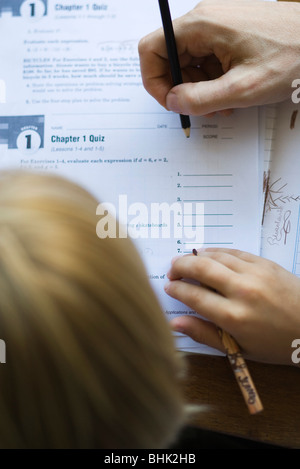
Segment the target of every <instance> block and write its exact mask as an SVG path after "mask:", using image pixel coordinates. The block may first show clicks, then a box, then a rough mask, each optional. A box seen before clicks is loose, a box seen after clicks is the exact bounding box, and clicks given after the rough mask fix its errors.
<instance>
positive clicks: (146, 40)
mask: <svg viewBox="0 0 300 469" xmlns="http://www.w3.org/2000/svg"><path fill="white" fill-rule="evenodd" d="M151 44H152V41H151V39H150V35H148V36H144V37H143V38H142V39H140V41H139V43H138V52H139V55H143V54H145V53H147V52H149V51H150V49H151Z"/></svg>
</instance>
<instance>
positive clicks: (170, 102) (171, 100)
mask: <svg viewBox="0 0 300 469" xmlns="http://www.w3.org/2000/svg"><path fill="white" fill-rule="evenodd" d="M166 105H167V109H169V111H173V112H177V113H178V114H180V112H181V111H180V108H179V103H178V98H177V95H176V94H175V93H172V91H171V92H170V93H169V94H168V96H167V99H166Z"/></svg>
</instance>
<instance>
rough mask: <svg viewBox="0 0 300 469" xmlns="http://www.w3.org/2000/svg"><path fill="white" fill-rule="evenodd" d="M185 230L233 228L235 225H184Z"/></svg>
mask: <svg viewBox="0 0 300 469" xmlns="http://www.w3.org/2000/svg"><path fill="white" fill-rule="evenodd" d="M183 227H184V228H233V225H183Z"/></svg>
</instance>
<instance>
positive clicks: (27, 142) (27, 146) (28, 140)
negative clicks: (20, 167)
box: [25, 135, 31, 150]
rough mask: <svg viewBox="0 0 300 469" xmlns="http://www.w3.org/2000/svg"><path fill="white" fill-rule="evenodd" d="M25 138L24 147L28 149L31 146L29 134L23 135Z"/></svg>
mask: <svg viewBox="0 0 300 469" xmlns="http://www.w3.org/2000/svg"><path fill="white" fill-rule="evenodd" d="M25 138H26V149H27V150H29V149H30V148H31V135H25Z"/></svg>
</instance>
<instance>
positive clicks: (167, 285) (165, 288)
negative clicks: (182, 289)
mask: <svg viewBox="0 0 300 469" xmlns="http://www.w3.org/2000/svg"><path fill="white" fill-rule="evenodd" d="M167 275H168V274H167ZM170 284H171V282H167V283H166V284H165V285H164V290H165V292H166V293H168V290H169V287H170Z"/></svg>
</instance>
